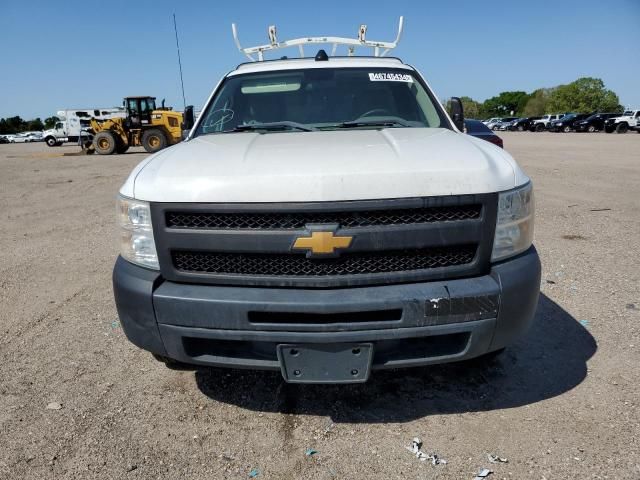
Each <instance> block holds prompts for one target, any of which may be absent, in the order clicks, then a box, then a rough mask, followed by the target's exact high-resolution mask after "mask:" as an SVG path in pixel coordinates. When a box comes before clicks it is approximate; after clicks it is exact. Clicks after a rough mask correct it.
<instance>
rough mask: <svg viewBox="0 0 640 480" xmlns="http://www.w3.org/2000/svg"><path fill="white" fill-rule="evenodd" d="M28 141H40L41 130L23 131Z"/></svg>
mask: <svg viewBox="0 0 640 480" xmlns="http://www.w3.org/2000/svg"><path fill="white" fill-rule="evenodd" d="M23 134H24V135H25V136H26V137H27V138H28V139H29V141H30V142H42V140H43V138H42V132H23Z"/></svg>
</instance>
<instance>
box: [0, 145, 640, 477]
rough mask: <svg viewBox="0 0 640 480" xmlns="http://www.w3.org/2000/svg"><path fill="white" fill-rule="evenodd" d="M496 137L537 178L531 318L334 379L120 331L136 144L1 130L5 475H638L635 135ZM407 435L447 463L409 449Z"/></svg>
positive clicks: (0, 462) (638, 177)
mask: <svg viewBox="0 0 640 480" xmlns="http://www.w3.org/2000/svg"><path fill="white" fill-rule="evenodd" d="M504 140H505V146H506V148H507V149H508V150H509V151H510V152H511V153H512V154H514V156H515V157H516V158H517V159H518V160H519V161H520V163H521V165H523V166H524V168H525V170H526V171H527V172H528V173H529V175H530V176H531V177H532V178H533V180H534V182H535V185H536V188H537V191H536V195H537V224H536V244H537V246H538V249H539V251H540V255H541V257H542V263H543V285H542V295H541V299H540V304H539V307H538V313H537V318H536V322H535V326H534V327H533V329H532V330H531V331H530V332H529V334H528V335H527V337H526V338H524V339H523V340H522V341H520V342H519V343H518V344H517V345H515V346H513V347H512V348H510V349H508V350H507V352H506V353H505V354H504V355H503V356H502V357H501V358H500V359H499V360H498V361H496V362H494V363H493V364H490V365H488V366H485V367H484V368H479V367H474V366H470V365H466V364H464V365H450V366H443V367H432V368H428V369H419V370H406V371H400V372H387V373H375V374H374V376H373V378H372V380H371V381H370V382H369V383H367V384H365V385H360V386H346V387H344V386H343V387H336V386H290V385H286V384H283V382H282V379H281V377H280V375H279V374H276V373H263V372H245V371H226V370H210V371H207V370H202V371H196V372H193V371H172V370H168V369H166V368H165V367H163V366H162V365H161V364H159V363H157V362H156V361H155V360H153V359H152V357H151V355H149V354H147V353H145V352H142V351H140V350H138V349H136V348H135V347H133V346H132V345H131V344H130V343H129V342H128V341H127V340H126V338H125V336H124V334H123V332H122V329H121V328H120V325H119V322H118V317H117V314H116V310H115V307H114V303H113V296H112V289H111V268H112V266H113V262H114V260H115V257H116V252H117V247H116V240H115V221H114V213H115V211H114V197H115V194H116V192H117V190H118V188H119V186H120V185H121V184H122V182H123V181H124V179H125V177H126V176H127V175H128V173H129V171H130V170H131V168H132V167H133V166H134V165H135V164H137V163H138V162H139V161H140V160H141V159H142V158H144V156H145V154H144V153H129V154H126V155H120V156H114V157H108V158H105V157H100V156H91V157H84V156H63V155H62V154H63V152H71V151H75V150H76V147H61V148H54V149H50V148H47V147H46V146H44V145H42V144H19V145H0V445H1V446H2V448H1V449H0V478H6V479H22V478H26V479H45V478H46V479H49V478H55V479H61V478H65V479H68V478H95V479H105V478H118V479H119V478H125V479H129V478H131V479H136V478H167V479H175V478H181V479H217V478H235V479H242V478H248V476H249V474H250V472H251V471H252V470H253V469H257V470H256V471H257V472H259V474H258V475H259V476H258V477H257V478H258V479H261V478H265V479H267V478H292V479H293V478H318V479H330V478H344V479H353V478H380V479H387V478H394V479H395V478H398V479H432V478H440V479H443V478H452V479H471V478H473V476H474V474H475V473H477V471H478V470H479V469H480V468H481V467H488V468H491V469H492V470H494V474H493V475H492V476H491V477H490V478H509V479H511V478H513V479H569V478H580V479H583V478H585V479H586V478H609V479H627V478H628V479H638V478H640V459H639V458H640V457H639V454H640V442H639V438H640V413H639V409H638V403H639V402H640V400H639V397H638V394H639V393H640V386H639V385H640V262H639V261H638V252H640V240H639V239H640V191H639V189H640V135H637V134H627V135H605V134H592V135H590V134H531V133H512V134H505V135H504ZM56 402H57V403H59V404H60V406H61V408H60V409H50V408H47V407H48V405H49V407H53V406H56V405H50V404H52V403H56ZM414 436H420V437H422V439H423V440H424V443H425V446H424V448H425V450H427V451H433V452H437V453H438V454H439V455H440V456H441V457H443V458H445V459H446V460H447V461H448V463H447V465H439V466H432V465H431V464H430V463H429V462H420V461H418V460H417V459H415V458H414V457H413V456H412V455H411V454H410V453H409V452H408V451H407V450H406V449H405V446H406V445H408V444H409V443H410V441H411V438H412V437H414ZM308 448H312V449H315V450H317V453H316V454H314V455H310V456H307V455H305V451H306V449H308ZM488 453H496V454H499V455H500V456H502V457H507V458H508V460H509V462H508V463H506V464H491V463H489V462H488V460H487V454H488Z"/></svg>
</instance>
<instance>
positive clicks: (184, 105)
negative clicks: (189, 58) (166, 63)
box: [163, 13, 187, 112]
mask: <svg viewBox="0 0 640 480" xmlns="http://www.w3.org/2000/svg"><path fill="white" fill-rule="evenodd" d="M173 30H174V31H175V32H176V48H177V49H178V67H180V86H181V87H182V106H183V110H182V111H183V112H184V111H185V110H186V109H187V101H186V100H185V97H184V81H183V80H182V61H181V60H180V44H179V43H178V27H177V26H176V14H175V13H174V14H173ZM163 106H164V105H163Z"/></svg>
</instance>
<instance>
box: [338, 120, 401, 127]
mask: <svg viewBox="0 0 640 480" xmlns="http://www.w3.org/2000/svg"><path fill="white" fill-rule="evenodd" d="M336 126H337V127H340V128H353V127H398V126H400V127H412V126H413V125H411V124H410V123H409V122H407V121H406V120H402V119H400V118H388V119H384V120H351V121H349V122H342V123H339V124H338V125H336Z"/></svg>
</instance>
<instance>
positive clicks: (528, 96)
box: [461, 77, 624, 118]
mask: <svg viewBox="0 0 640 480" xmlns="http://www.w3.org/2000/svg"><path fill="white" fill-rule="evenodd" d="M461 100H462V105H463V107H464V116H465V117H466V118H491V117H538V116H541V115H544V114H545V113H567V112H572V113H592V112H611V113H616V112H622V111H623V110H624V108H623V106H622V105H620V99H619V98H618V95H616V94H615V92H613V91H612V90H609V89H607V88H605V85H604V82H603V81H602V80H601V79H599V78H592V77H582V78H579V79H577V80H575V81H574V82H571V83H568V84H566V85H558V86H557V87H552V88H539V89H537V90H534V91H533V92H531V93H527V92H522V91H510V92H501V93H500V94H498V95H497V96H495V97H491V98H488V99H487V100H485V101H484V102H482V103H481V102H477V101H475V100H474V99H472V98H471V97H461Z"/></svg>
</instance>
